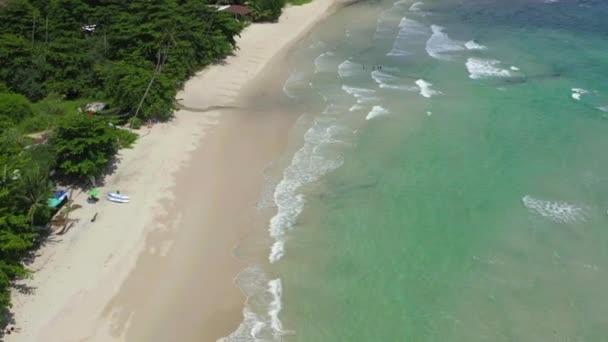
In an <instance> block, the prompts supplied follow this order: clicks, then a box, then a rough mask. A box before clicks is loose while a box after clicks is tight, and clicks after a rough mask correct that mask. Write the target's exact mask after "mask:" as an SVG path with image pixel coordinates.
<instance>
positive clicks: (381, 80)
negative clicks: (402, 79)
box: [371, 70, 399, 84]
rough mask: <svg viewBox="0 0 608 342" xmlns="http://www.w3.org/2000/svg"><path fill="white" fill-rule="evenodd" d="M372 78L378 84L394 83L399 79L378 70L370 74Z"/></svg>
mask: <svg viewBox="0 0 608 342" xmlns="http://www.w3.org/2000/svg"><path fill="white" fill-rule="evenodd" d="M371 75H372V78H373V79H374V81H375V82H376V83H378V84H385V83H386V82H394V81H397V80H399V78H398V77H397V76H394V75H391V74H388V73H386V72H383V71H380V70H374V71H372V73H371Z"/></svg>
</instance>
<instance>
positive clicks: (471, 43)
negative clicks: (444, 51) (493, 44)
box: [464, 40, 488, 50]
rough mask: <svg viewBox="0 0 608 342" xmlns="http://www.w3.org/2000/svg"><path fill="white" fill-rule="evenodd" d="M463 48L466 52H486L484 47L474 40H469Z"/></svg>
mask: <svg viewBox="0 0 608 342" xmlns="http://www.w3.org/2000/svg"><path fill="white" fill-rule="evenodd" d="M464 47H466V48H467V50H487V49H488V48H487V47H486V46H485V45H481V44H479V43H477V42H476V41H474V40H469V41H468V42H466V43H464Z"/></svg>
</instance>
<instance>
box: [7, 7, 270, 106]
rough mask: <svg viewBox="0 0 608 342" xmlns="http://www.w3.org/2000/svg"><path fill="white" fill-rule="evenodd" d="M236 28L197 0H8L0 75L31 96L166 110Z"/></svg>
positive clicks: (228, 45)
mask: <svg viewBox="0 0 608 342" xmlns="http://www.w3.org/2000/svg"><path fill="white" fill-rule="evenodd" d="M264 1H269V0H264ZM279 13H280V11H279ZM87 25H90V26H87ZM93 25H95V26H93ZM242 28H243V24H242V23H241V22H239V21H237V20H234V18H233V17H232V16H231V15H229V14H227V13H222V12H217V11H216V10H215V9H214V8H211V7H209V6H208V5H207V4H206V3H205V2H204V1H197V0H152V1H122V0H105V1H104V0H12V1H9V2H8V4H7V5H6V6H5V7H3V8H0V32H1V33H0V82H3V83H5V84H6V85H7V86H8V87H9V89H10V90H12V91H13V92H16V93H19V94H23V95H25V96H27V97H28V98H29V99H30V100H33V101H37V100H40V99H42V98H44V97H46V96H48V95H49V94H52V93H56V94H60V95H61V96H63V97H65V98H67V99H73V98H79V97H92V98H103V99H107V100H108V101H109V102H110V104H111V105H112V108H114V109H115V110H116V111H117V112H118V113H120V114H131V115H134V114H135V113H136V112H137V110H138V108H139V112H138V116H140V117H142V118H151V117H156V118H168V117H169V115H170V114H171V112H172V110H173V108H174V103H173V102H174V98H175V94H176V88H177V87H178V86H179V85H180V84H181V83H183V82H184V81H185V80H186V78H187V77H188V76H189V75H191V74H192V73H193V72H194V71H196V70H198V69H200V68H201V67H203V66H205V65H207V64H209V63H212V62H215V61H217V60H220V59H222V58H223V57H225V56H226V55H228V54H230V53H231V52H232V50H233V49H234V44H235V40H234V37H235V36H236V35H237V34H238V33H239V32H240V30H241V29H242ZM149 85H150V88H149V91H148V93H147V96H146V97H145V99H144V100H143V102H142V98H143V97H144V94H145V93H146V89H147V88H148V86H149ZM140 102H141V107H140Z"/></svg>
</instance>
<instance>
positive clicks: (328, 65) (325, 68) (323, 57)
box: [314, 51, 336, 73]
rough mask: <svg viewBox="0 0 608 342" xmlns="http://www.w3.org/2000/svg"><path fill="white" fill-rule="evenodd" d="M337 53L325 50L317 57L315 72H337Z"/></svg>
mask: <svg viewBox="0 0 608 342" xmlns="http://www.w3.org/2000/svg"><path fill="white" fill-rule="evenodd" d="M335 56H336V55H335V54H334V53H333V52H331V51H328V52H324V53H322V54H320V55H319V56H317V58H315V62H314V63H315V73H320V72H335V69H334V68H335V66H334V65H335V61H334V57H335Z"/></svg>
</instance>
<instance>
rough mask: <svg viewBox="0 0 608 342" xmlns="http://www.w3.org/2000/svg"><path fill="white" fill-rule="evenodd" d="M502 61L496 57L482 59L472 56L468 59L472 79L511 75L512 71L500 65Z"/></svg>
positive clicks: (467, 65)
mask: <svg viewBox="0 0 608 342" xmlns="http://www.w3.org/2000/svg"><path fill="white" fill-rule="evenodd" d="M499 65H500V61H498V60H495V59H482V58H477V57H471V58H469V59H467V62H466V67H467V70H468V71H469V77H470V78H472V79H482V78H488V77H510V76H512V75H511V72H510V71H509V70H507V69H502V68H500V67H499Z"/></svg>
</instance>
